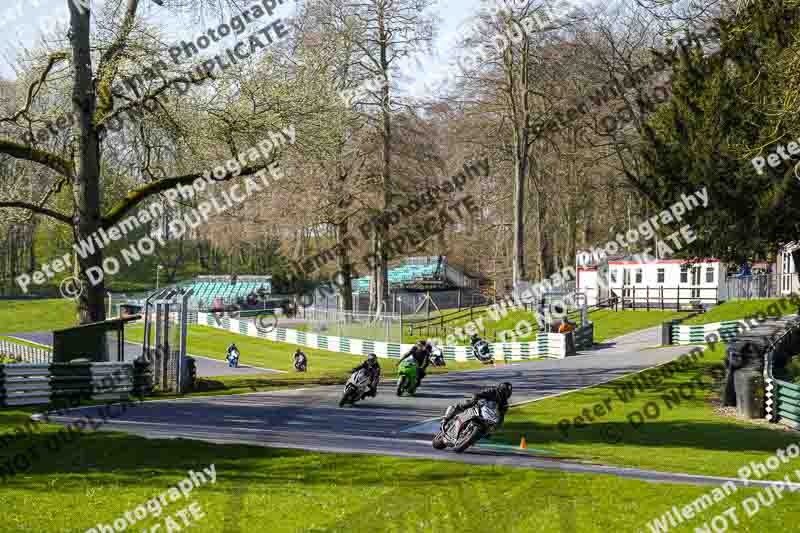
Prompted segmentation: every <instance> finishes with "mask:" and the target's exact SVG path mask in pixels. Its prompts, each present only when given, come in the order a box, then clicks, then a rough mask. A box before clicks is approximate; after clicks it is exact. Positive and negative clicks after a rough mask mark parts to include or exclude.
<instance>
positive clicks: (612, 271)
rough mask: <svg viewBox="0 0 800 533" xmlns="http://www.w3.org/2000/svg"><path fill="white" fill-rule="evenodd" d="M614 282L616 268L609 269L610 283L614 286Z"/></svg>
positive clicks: (615, 280) (615, 279)
mask: <svg viewBox="0 0 800 533" xmlns="http://www.w3.org/2000/svg"><path fill="white" fill-rule="evenodd" d="M616 282H617V269H616V268H612V269H611V283H612V284H615V283H616Z"/></svg>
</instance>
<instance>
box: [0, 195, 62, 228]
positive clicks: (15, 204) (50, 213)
mask: <svg viewBox="0 0 800 533" xmlns="http://www.w3.org/2000/svg"><path fill="white" fill-rule="evenodd" d="M4 207H6V208H8V207H16V208H19V209H27V210H28V211H33V212H34V213H38V214H40V215H46V216H48V217H50V218H53V219H55V220H58V221H59V222H63V223H64V224H69V225H70V226H71V225H72V218H70V217H68V216H67V215H65V214H63V213H59V212H57V211H53V210H52V209H47V208H46V207H42V206H38V205H35V204H31V203H28V202H17V201H14V202H0V209H2V208H4Z"/></svg>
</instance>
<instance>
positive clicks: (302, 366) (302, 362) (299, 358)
mask: <svg viewBox="0 0 800 533" xmlns="http://www.w3.org/2000/svg"><path fill="white" fill-rule="evenodd" d="M307 368H308V358H306V354H304V353H302V352H301V353H299V354H297V355H295V356H294V369H295V370H297V371H298V372H305V371H306V369H307Z"/></svg>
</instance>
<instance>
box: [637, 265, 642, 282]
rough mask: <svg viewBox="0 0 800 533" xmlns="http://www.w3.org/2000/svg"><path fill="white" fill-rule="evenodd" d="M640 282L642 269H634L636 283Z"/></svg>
mask: <svg viewBox="0 0 800 533" xmlns="http://www.w3.org/2000/svg"><path fill="white" fill-rule="evenodd" d="M641 282H642V269H641V268H637V269H636V283H641Z"/></svg>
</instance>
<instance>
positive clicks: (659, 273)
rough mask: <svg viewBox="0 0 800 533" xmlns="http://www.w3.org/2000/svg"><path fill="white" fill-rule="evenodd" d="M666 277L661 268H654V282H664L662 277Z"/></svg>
mask: <svg viewBox="0 0 800 533" xmlns="http://www.w3.org/2000/svg"><path fill="white" fill-rule="evenodd" d="M665 278H666V274H665V273H664V269H663V268H659V269H658V270H656V283H664V279H665Z"/></svg>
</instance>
